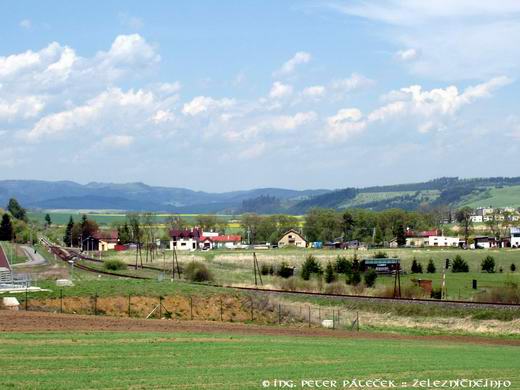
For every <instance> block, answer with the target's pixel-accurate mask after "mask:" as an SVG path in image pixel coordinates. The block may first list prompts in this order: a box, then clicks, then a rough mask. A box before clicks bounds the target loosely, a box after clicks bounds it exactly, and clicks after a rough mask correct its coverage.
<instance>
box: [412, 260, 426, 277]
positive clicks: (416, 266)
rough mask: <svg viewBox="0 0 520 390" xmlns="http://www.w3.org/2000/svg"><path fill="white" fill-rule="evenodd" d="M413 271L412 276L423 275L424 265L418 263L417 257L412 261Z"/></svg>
mask: <svg viewBox="0 0 520 390" xmlns="http://www.w3.org/2000/svg"><path fill="white" fill-rule="evenodd" d="M411 271H412V274H422V273H423V270H422V265H421V263H418V262H417V259H416V258H415V257H414V258H413V261H412V269H411Z"/></svg>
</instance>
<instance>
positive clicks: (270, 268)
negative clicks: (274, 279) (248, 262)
mask: <svg viewBox="0 0 520 390" xmlns="http://www.w3.org/2000/svg"><path fill="white" fill-rule="evenodd" d="M269 275H274V267H273V265H272V264H270V265H269Z"/></svg>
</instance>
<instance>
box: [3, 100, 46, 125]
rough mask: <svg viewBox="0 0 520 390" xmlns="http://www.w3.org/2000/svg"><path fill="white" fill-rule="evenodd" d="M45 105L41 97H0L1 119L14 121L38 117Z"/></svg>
mask: <svg viewBox="0 0 520 390" xmlns="http://www.w3.org/2000/svg"><path fill="white" fill-rule="evenodd" d="M44 107H45V102H44V100H43V99H42V98H41V97H37V96H27V97H20V98H16V99H14V100H13V101H6V100H3V99H1V98H0V120H1V121H6V122H12V121H14V120H16V119H20V118H22V119H28V118H34V117H36V116H37V115H38V114H39V113H40V112H42V110H43V109H44Z"/></svg>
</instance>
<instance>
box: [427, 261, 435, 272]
mask: <svg viewBox="0 0 520 390" xmlns="http://www.w3.org/2000/svg"><path fill="white" fill-rule="evenodd" d="M435 271H437V270H436V268H435V264H433V259H430V261H428V266H427V267H426V272H427V273H429V274H434V273H435Z"/></svg>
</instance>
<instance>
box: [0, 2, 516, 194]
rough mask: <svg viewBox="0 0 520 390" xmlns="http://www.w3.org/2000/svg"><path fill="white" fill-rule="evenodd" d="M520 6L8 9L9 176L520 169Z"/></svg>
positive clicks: (2, 53)
mask: <svg viewBox="0 0 520 390" xmlns="http://www.w3.org/2000/svg"><path fill="white" fill-rule="evenodd" d="M518 42H520V3H519V2H518V1H512V0H503V1H500V2H488V1H475V0H473V1H470V0H459V1H456V2H453V1H447V0H439V1H435V2H425V1H422V0H407V1H377V2H376V1H374V2H369V1H354V0H352V1H348V0H345V1H335V2H327V1H316V2H314V1H204V2H193V1H190V2H188V1H186V2H181V1H178V2H170V1H154V2H148V3H144V2H137V1H135V2H129V1H124V2H123V1H106V2H95V3H90V4H88V3H81V2H66V1H50V2H46V3H45V4H44V3H42V2H36V1H34V2H32V1H26V2H23V3H22V2H19V3H16V4H15V3H7V2H3V3H1V4H0V140H1V142H0V178H1V179H42V180H75V181H78V182H81V183H86V182H90V181H104V182H107V181H110V182H133V181H142V182H145V183H148V184H154V185H164V186H177V187H189V188H193V189H198V190H209V191H227V190H236V189H246V188H257V187H271V186H272V187H274V186H276V187H288V188H342V187H349V186H358V187H359V186H368V185H379V184H391V183H402V182H411V181H420V180H428V179H431V178H435V177H440V176H461V177H475V176H513V175H518V168H517V165H518V156H519V151H520V111H519V108H520V99H518V97H519V96H520V93H519V87H518V76H519V73H520V71H519V65H520V47H519V46H520V45H518Z"/></svg>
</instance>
